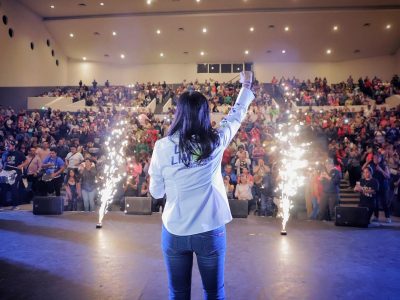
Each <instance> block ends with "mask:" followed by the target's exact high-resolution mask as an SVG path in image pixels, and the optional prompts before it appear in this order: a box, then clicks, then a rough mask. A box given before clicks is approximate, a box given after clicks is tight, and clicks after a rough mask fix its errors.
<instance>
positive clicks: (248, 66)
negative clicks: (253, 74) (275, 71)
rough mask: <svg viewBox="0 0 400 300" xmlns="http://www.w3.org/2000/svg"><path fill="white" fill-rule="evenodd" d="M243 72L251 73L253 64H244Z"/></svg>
mask: <svg viewBox="0 0 400 300" xmlns="http://www.w3.org/2000/svg"><path fill="white" fill-rule="evenodd" d="M244 70H245V71H253V63H244Z"/></svg>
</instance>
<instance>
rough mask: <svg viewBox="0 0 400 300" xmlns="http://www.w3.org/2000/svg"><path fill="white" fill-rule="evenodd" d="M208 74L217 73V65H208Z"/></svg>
mask: <svg viewBox="0 0 400 300" xmlns="http://www.w3.org/2000/svg"><path fill="white" fill-rule="evenodd" d="M208 72H209V73H219V64H210V65H209V68H208Z"/></svg>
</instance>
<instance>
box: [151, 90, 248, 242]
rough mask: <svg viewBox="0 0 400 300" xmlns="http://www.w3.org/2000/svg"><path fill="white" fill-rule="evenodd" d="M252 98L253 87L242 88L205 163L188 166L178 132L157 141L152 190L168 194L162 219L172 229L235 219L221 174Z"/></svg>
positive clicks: (190, 230)
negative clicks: (179, 142)
mask: <svg viewBox="0 0 400 300" xmlns="http://www.w3.org/2000/svg"><path fill="white" fill-rule="evenodd" d="M253 99H254V95H253V93H252V92H251V90H249V89H247V88H242V89H241V90H240V93H239V96H238V98H237V100H236V103H235V105H234V106H233V107H232V109H231V110H230V112H229V114H228V115H227V116H226V118H224V119H223V120H222V121H221V123H220V127H219V129H218V133H219V136H220V145H219V146H218V147H217V148H216V149H215V150H214V152H213V153H212V155H211V156H210V157H209V159H208V160H207V161H206V162H205V163H202V164H196V163H194V164H193V166H190V167H189V168H188V167H186V166H185V165H184V164H183V162H181V161H180V153H179V146H178V141H179V140H178V137H177V136H176V135H174V136H170V137H168V136H167V137H164V138H162V139H160V140H158V141H157V142H156V143H155V146H154V151H153V155H152V158H151V163H150V168H149V175H150V187H149V190H150V194H151V195H152V196H153V197H154V198H156V199H159V198H162V197H163V196H164V194H166V195H167V202H166V205H165V209H164V212H163V215H162V221H163V224H164V226H165V228H166V229H167V230H168V231H169V232H170V233H172V234H175V235H181V236H183V235H192V234H197V233H202V232H206V231H210V230H213V229H216V228H218V227H221V226H222V225H225V224H226V223H228V222H230V221H231V220H232V215H231V211H230V208H229V203H228V198H227V196H226V191H225V186H224V181H223V179H222V175H221V161H222V155H223V153H224V150H225V149H226V148H227V147H228V145H229V143H230V142H231V140H232V138H233V137H234V136H235V134H236V132H237V131H238V130H239V127H240V124H241V122H242V121H243V120H244V118H245V117H246V113H247V109H248V107H249V105H250V103H251V102H252V100H253Z"/></svg>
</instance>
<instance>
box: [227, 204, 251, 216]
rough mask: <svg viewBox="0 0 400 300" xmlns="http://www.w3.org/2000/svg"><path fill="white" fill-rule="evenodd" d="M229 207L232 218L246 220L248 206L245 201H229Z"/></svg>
mask: <svg viewBox="0 0 400 300" xmlns="http://www.w3.org/2000/svg"><path fill="white" fill-rule="evenodd" d="M228 201H229V207H230V208H231V214H232V217H234V218H247V216H248V214H249V204H248V201H247V200H236V199H229V200H228Z"/></svg>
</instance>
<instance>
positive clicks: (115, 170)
mask: <svg viewBox="0 0 400 300" xmlns="http://www.w3.org/2000/svg"><path fill="white" fill-rule="evenodd" d="M127 125H128V121H126V120H119V122H117V123H116V124H115V127H114V129H113V130H112V131H111V134H110V136H109V137H108V138H107V140H106V142H105V145H106V150H107V156H106V164H105V166H104V171H103V174H102V177H103V186H102V188H101V191H100V195H101V198H100V201H101V206H100V210H99V222H98V223H97V224H96V228H97V229H100V228H102V226H103V225H102V221H103V218H104V216H105V214H106V213H107V211H108V206H109V205H110V204H111V203H112V201H113V198H114V195H115V192H116V186H117V184H118V183H119V182H120V181H121V180H122V179H123V178H124V177H125V176H126V170H125V161H126V159H125V147H126V146H127V144H128V140H127V138H128V136H127V130H128V126H127Z"/></svg>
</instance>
